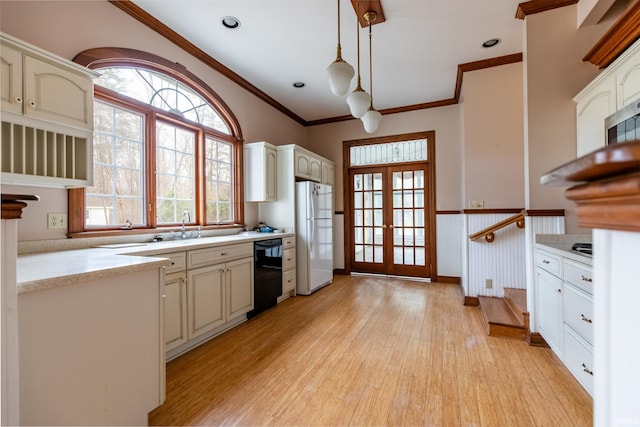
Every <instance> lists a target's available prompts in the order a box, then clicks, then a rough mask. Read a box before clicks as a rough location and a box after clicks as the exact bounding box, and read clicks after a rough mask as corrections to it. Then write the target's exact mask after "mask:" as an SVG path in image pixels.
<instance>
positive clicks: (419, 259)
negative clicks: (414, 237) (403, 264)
mask: <svg viewBox="0 0 640 427" xmlns="http://www.w3.org/2000/svg"><path fill="white" fill-rule="evenodd" d="M416 265H421V266H424V265H425V257H424V248H416Z"/></svg>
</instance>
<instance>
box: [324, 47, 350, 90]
mask: <svg viewBox="0 0 640 427" xmlns="http://www.w3.org/2000/svg"><path fill="white" fill-rule="evenodd" d="M354 75H355V71H353V67H352V66H351V65H349V63H348V62H346V61H345V60H343V59H342V58H340V57H339V56H338V58H336V60H335V61H333V63H332V64H331V65H329V67H328V68H327V78H328V79H329V88H330V89H331V92H332V93H333V94H334V95H336V96H343V95H346V94H347V92H348V91H349V86H351V79H352V78H353V76H354Z"/></svg>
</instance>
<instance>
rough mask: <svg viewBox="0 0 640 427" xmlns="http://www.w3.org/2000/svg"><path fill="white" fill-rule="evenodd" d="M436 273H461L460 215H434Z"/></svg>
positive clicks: (450, 274)
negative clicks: (436, 257)
mask: <svg viewBox="0 0 640 427" xmlns="http://www.w3.org/2000/svg"><path fill="white" fill-rule="evenodd" d="M436 235H437V238H436V241H437V245H436V246H437V256H438V275H439V276H452V277H460V276H461V275H462V215H461V214H437V215H436Z"/></svg>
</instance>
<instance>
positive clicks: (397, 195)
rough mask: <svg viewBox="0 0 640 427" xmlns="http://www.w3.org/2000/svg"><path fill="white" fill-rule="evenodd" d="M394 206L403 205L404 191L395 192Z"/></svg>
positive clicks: (399, 206)
mask: <svg viewBox="0 0 640 427" xmlns="http://www.w3.org/2000/svg"><path fill="white" fill-rule="evenodd" d="M393 207H394V208H401V207H402V191H394V192H393Z"/></svg>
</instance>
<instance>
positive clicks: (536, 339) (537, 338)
mask: <svg viewBox="0 0 640 427" xmlns="http://www.w3.org/2000/svg"><path fill="white" fill-rule="evenodd" d="M527 342H528V343H529V345H530V346H533V347H546V348H549V344H547V342H546V341H545V340H544V338H542V335H540V333H538V332H529V333H528V334H527Z"/></svg>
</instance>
